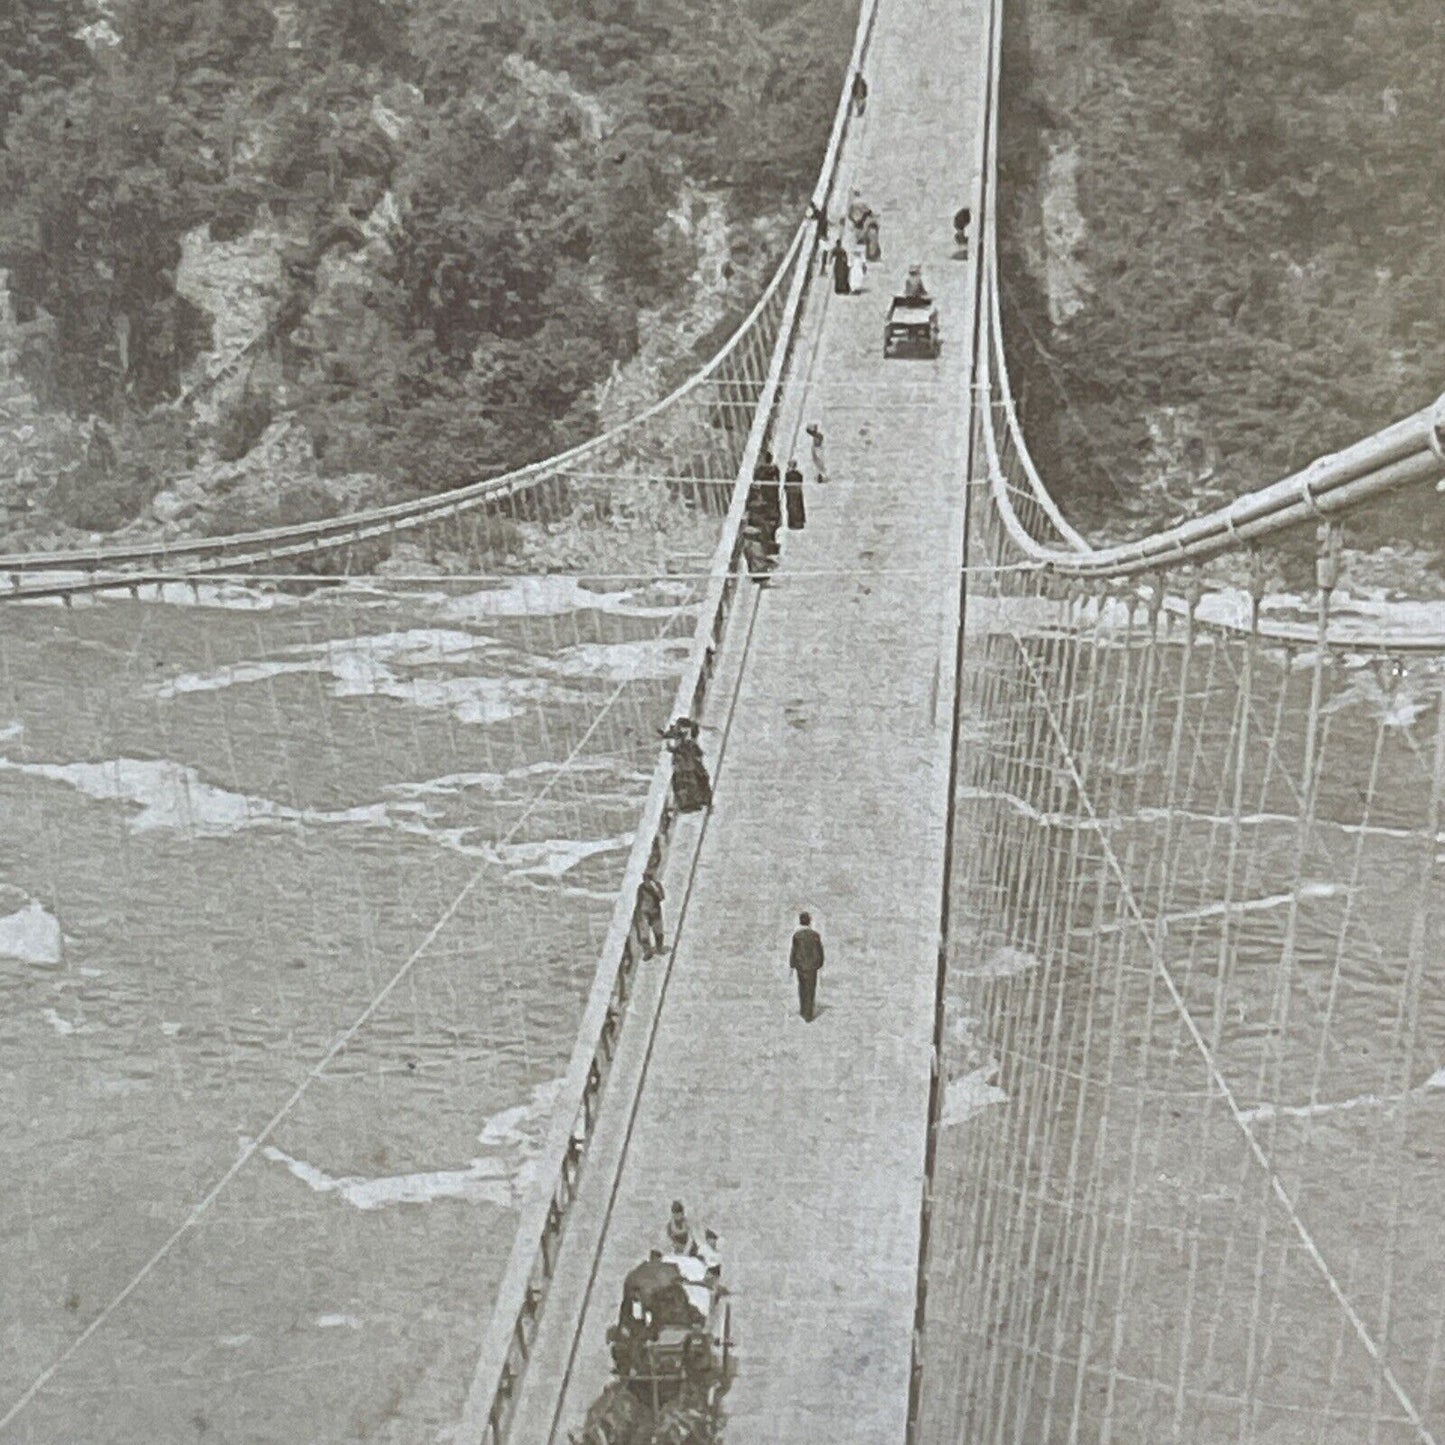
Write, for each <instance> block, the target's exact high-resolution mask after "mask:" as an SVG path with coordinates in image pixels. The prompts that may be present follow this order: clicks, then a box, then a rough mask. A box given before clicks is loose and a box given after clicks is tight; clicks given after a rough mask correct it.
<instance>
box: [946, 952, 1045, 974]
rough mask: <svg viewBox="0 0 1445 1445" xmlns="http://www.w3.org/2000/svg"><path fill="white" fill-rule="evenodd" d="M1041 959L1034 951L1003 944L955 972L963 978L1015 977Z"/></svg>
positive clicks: (1031, 967)
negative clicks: (975, 963)
mask: <svg viewBox="0 0 1445 1445" xmlns="http://www.w3.org/2000/svg"><path fill="white" fill-rule="evenodd" d="M1042 962H1043V960H1042V959H1041V958H1039V956H1038V955H1037V954H1036V953H1029V952H1028V951H1027V950H1026V949H1022V948H1010V947H1008V946H1004V947H1002V948H995V949H994V950H993V951H992V952H990V953H989V955H988V956H987V957H986V958H985V959H984V960H983V962H982V963H980V964H977V965H976V966H974V967H972V968H961V969H958V970H956V972H957V973H958V974H959V975H960V976H961V977H963V978H1016V977H1017V976H1018V975H1019V974H1021V973H1027V972H1028V971H1029V970H1030V969H1034V968H1037V967H1038V966H1039V964H1040V963H1042Z"/></svg>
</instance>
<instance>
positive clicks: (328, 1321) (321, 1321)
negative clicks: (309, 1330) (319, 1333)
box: [316, 1315, 361, 1330]
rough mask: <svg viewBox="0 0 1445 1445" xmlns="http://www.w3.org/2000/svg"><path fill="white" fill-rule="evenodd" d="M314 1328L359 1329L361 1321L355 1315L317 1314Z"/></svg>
mask: <svg viewBox="0 0 1445 1445" xmlns="http://www.w3.org/2000/svg"><path fill="white" fill-rule="evenodd" d="M316 1328H317V1329H318V1330H339V1329H346V1330H359V1329H360V1328H361V1321H360V1320H359V1319H357V1318H356V1316H355V1315H317V1316H316Z"/></svg>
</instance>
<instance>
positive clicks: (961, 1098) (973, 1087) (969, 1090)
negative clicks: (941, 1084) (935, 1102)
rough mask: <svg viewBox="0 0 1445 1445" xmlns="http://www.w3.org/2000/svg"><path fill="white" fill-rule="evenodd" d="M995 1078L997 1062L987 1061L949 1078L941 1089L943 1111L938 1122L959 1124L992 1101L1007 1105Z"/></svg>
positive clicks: (1006, 1098)
mask: <svg viewBox="0 0 1445 1445" xmlns="http://www.w3.org/2000/svg"><path fill="white" fill-rule="evenodd" d="M997 1077H998V1064H997V1063H995V1062H992V1061H990V1062H989V1063H987V1064H985V1065H984V1066H983V1067H982V1068H979V1069H975V1070H974V1071H973V1072H972V1073H969V1074H964V1075H963V1076H962V1077H961V1078H957V1079H950V1080H949V1082H948V1087H947V1088H946V1089H945V1090H944V1092H943V1111H942V1113H941V1114H940V1115H939V1120H938V1122H939V1123H940V1124H944V1125H948V1124H962V1123H963V1122H964V1121H965V1120H967V1119H971V1118H972V1117H973V1116H974V1115H975V1114H978V1113H981V1112H982V1111H983V1110H984V1109H987V1108H990V1107H991V1106H992V1105H994V1104H1007V1103H1008V1095H1007V1094H1006V1093H1004V1091H1003V1090H1002V1089H1000V1088H999V1087H998V1085H997V1084H996V1083H994V1080H995V1079H996V1078H997Z"/></svg>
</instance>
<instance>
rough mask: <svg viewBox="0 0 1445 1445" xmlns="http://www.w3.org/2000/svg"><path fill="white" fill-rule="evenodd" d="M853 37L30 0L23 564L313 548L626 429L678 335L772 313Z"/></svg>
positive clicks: (21, 218)
mask: <svg viewBox="0 0 1445 1445" xmlns="http://www.w3.org/2000/svg"><path fill="white" fill-rule="evenodd" d="M854 8H855V7H854V5H853V3H852V0H707V3H697V0H297V3H266V0H186V3H176V0H8V3H7V4H6V5H5V6H4V7H3V8H0V130H3V137H0V138H3V147H0V268H3V270H4V272H5V288H6V291H7V292H8V307H6V306H4V305H3V304H0V502H4V503H5V504H6V507H5V511H6V513H8V518H9V520H8V523H7V524H6V525H7V527H8V531H9V533H10V536H11V538H12V540H20V541H26V540H29V541H38V540H42V539H49V540H60V541H69V540H73V537H72V536H71V535H69V534H68V533H67V531H66V529H67V528H79V529H83V530H86V531H100V532H107V531H112V530H115V529H117V528H121V527H124V526H126V525H127V524H129V523H131V522H132V521H133V520H134V519H137V518H140V519H142V521H143V522H144V523H145V524H147V525H155V524H157V522H158V521H159V522H161V523H166V524H169V525H170V526H172V527H175V528H179V529H192V530H195V529H206V530H212V531H217V530H226V529H230V528H233V527H247V526H262V525H267V524H270V523H272V522H276V521H285V520H296V519H300V518H303V517H308V516H315V515H318V514H324V513H326V512H328V511H335V510H336V509H337V508H339V507H341V506H343V505H348V504H352V503H355V502H359V501H370V500H380V499H392V498H395V497H398V496H403V495H409V494H413V493H416V492H419V491H431V490H438V489H441V488H445V487H450V486H454V485H457V484H459V483H461V482H465V481H471V480H475V479H476V478H478V477H479V476H485V475H488V474H490V473H494V472H498V471H502V470H505V469H507V468H509V467H512V466H515V465H518V464H520V463H522V462H525V461H528V460H531V459H534V458H536V457H539V456H543V455H546V454H548V453H549V452H551V451H554V450H556V449H557V448H559V447H561V446H563V445H566V444H567V443H569V442H571V441H574V440H577V439H580V438H581V437H582V436H584V435H586V434H588V433H589V432H591V431H593V430H594V429H595V428H596V426H597V424H598V417H597V413H596V399H597V397H598V395H599V384H600V383H603V382H605V381H606V380H607V379H608V378H609V377H615V375H616V368H617V367H618V366H619V365H623V364H625V363H627V362H628V361H629V359H631V358H633V357H635V356H636V355H637V354H638V352H639V347H640V346H641V347H642V350H643V351H644V353H647V351H648V348H647V345H646V342H647V340H648V336H647V334H646V333H647V332H648V330H649V318H655V317H656V316H658V315H667V316H677V317H682V316H684V315H686V316H687V317H688V318H690V320H691V323H692V330H693V332H695V333H697V334H695V335H689V334H688V326H687V325H683V324H678V325H673V326H670V327H668V328H665V329H666V330H667V331H668V332H669V334H670V336H671V339H672V342H673V345H674V350H676V348H677V346H678V345H679V344H680V343H679V342H678V336H679V335H680V336H681V337H682V343H685V344H684V345H683V349H684V350H686V351H688V352H689V353H690V352H691V351H693V350H695V349H696V348H697V347H699V346H701V345H703V344H704V343H705V342H706V341H708V340H715V339H717V338H718V337H719V336H720V335H721V334H722V330H723V328H724V327H725V326H726V324H727V323H728V321H729V320H731V319H733V318H735V317H737V316H739V315H741V313H742V311H743V310H744V309H745V308H746V306H747V305H748V304H750V300H751V297H752V295H754V294H755V292H756V287H757V285H758V284H759V282H760V280H761V278H762V277H763V276H764V275H765V274H766V272H767V271H768V269H769V268H770V266H771V264H772V263H773V262H774V261H775V260H776V259H777V254H778V250H779V247H780V245H781V243H782V241H783V239H784V238H785V236H786V235H787V234H788V233H789V232H790V230H791V227H792V225H793V224H794V223H795V222H796V219H797V218H798V216H799V215H800V213H801V206H802V203H803V201H804V200H805V198H806V195H807V192H808V190H809V188H810V186H811V182H812V179H813V177H814V175H815V172H816V168H817V164H818V161H819V159H820V157H821V154H822V148H823V145H824V142H825V140H826V136H827V131H828V126H829V124H830V122H831V118H832V112H833V107H834V104H835V101H836V97H837V93H838V87H839V84H840V82H841V79H842V69H843V66H844V64H845V63H846V57H847V51H848V47H849V44H850V41H851V37H852V22H853V14H854ZM4 301H5V296H4V294H3V293H0V303H3V302H4ZM651 329H652V330H658V329H663V328H657V327H655V326H654V327H652V328H651ZM649 360H650V361H651V363H652V366H651V371H652V372H653V373H656V374H657V381H658V383H659V384H660V383H661V381H663V380H666V379H667V374H668V373H669V372H670V371H676V370H677V369H678V368H679V367H680V366H682V365H683V364H684V363H685V361H686V357H684V356H680V355H669V354H668V352H667V350H666V348H665V347H664V348H663V349H662V350H660V351H659V352H658V353H657V354H656V355H650V356H649Z"/></svg>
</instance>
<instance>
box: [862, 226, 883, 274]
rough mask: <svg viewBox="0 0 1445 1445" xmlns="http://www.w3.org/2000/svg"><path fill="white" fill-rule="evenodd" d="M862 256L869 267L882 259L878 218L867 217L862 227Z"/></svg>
mask: <svg viewBox="0 0 1445 1445" xmlns="http://www.w3.org/2000/svg"><path fill="white" fill-rule="evenodd" d="M863 254H864V256H866V257H867V259H868V264H869V265H870V266H873V265H876V264H877V263H878V262H879V261H881V260H882V259H883V243H882V242H881V241H880V240H879V239H878V217H877V216H869V217H868V219H867V221H866V222H865V223H864V226H863Z"/></svg>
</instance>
